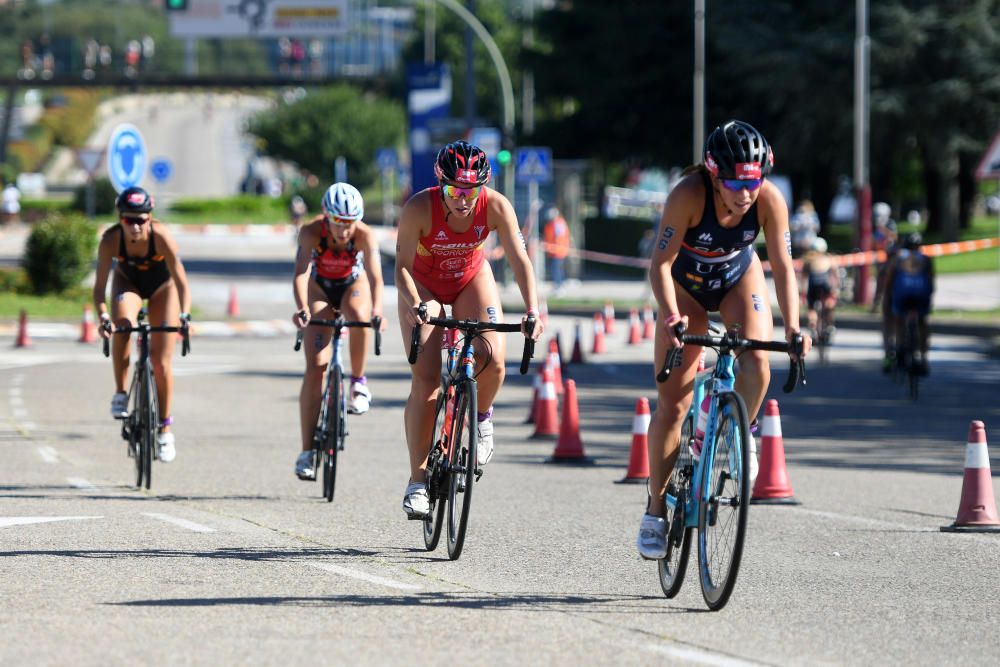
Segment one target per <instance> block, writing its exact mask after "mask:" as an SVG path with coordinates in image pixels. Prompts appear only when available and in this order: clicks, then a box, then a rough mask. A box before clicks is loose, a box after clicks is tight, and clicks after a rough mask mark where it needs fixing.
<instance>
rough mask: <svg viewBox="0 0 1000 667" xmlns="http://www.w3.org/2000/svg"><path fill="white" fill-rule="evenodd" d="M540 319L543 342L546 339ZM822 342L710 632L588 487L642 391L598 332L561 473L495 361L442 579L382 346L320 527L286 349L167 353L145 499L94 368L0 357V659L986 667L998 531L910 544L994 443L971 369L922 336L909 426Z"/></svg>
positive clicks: (613, 473) (403, 376)
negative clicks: (493, 383)
mask: <svg viewBox="0 0 1000 667" xmlns="http://www.w3.org/2000/svg"><path fill="white" fill-rule="evenodd" d="M552 324H553V327H554V328H555V329H561V330H562V331H563V340H567V338H568V335H569V332H570V330H571V329H570V327H571V326H572V320H569V319H567V318H557V317H554V318H553V319H552ZM840 333H841V336H840V338H839V340H838V346H837V348H836V349H835V350H834V351H833V362H832V364H831V365H829V366H827V367H824V368H820V367H816V368H811V369H810V372H809V376H808V377H809V384H808V386H807V387H806V388H804V389H803V390H800V391H799V392H796V393H795V394H793V395H790V396H785V395H780V389H777V388H776V387H775V388H774V389H773V390H772V393H771V396H773V397H776V398H778V400H779V401H780V406H781V414H782V429H783V433H784V438H783V440H784V446H785V450H786V456H787V459H788V473H789V477H790V480H791V483H792V485H793V489H794V492H795V496H796V498H797V499H798V500H800V501H801V502H802V505H800V506H798V507H766V506H757V505H755V506H753V507H752V508H751V512H750V529H749V533H748V540H747V546H746V552H745V555H744V561H743V569H742V570H741V573H740V578H739V582H738V584H737V588H736V592H735V594H734V596H733V599H732V600H731V602H730V603H729V605H728V606H727V607H726V608H725V609H724V610H723V611H722V612H720V613H711V612H707V611H706V609H705V605H704V603H703V601H702V599H701V595H700V592H699V588H698V581H697V577H696V575H695V574H693V573H691V572H689V575H688V579H687V581H686V583H685V588H684V590H683V591H682V593H681V594H680V596H679V597H678V598H676V599H674V600H669V601H668V600H666V599H664V598H663V596H662V594H661V592H660V588H659V584H658V581H657V577H656V569H655V566H654V565H653V564H651V563H648V562H645V561H642V560H641V559H640V558H639V557H638V555H637V554H636V552H635V546H634V539H635V532H636V529H637V523H638V520H639V517H640V515H641V513H642V511H643V507H644V497H645V489H644V487H643V486H641V485H639V486H630V485H619V484H615V483H614V482H615V481H616V480H618V479H620V478H621V477H622V476H623V475H624V472H625V469H626V466H627V461H628V455H629V449H630V443H631V433H630V431H631V423H632V414H633V407H634V405H635V401H636V399H637V398H638V397H639V396H643V395H645V396H648V397H650V398H651V399H652V398H653V397H654V396H655V394H654V393H653V389H652V381H651V379H650V375H651V364H650V359H649V357H650V347H651V346H650V345H649V344H648V343H645V344H643V345H640V346H637V347H631V348H630V347H627V346H625V345H623V344H622V338H623V333H621V332H619V333H618V334H616V337H615V340H613V341H611V344H610V345H609V348H610V351H609V353H608V354H606V355H603V356H602V357H597V358H594V359H591V360H590V361H591V362H592V363H588V364H586V365H585V366H582V367H578V368H576V369H572V370H571V372H572V374H573V377H574V378H575V379H576V381H577V384H578V387H579V396H580V398H579V401H580V413H581V432H582V437H583V441H584V446H585V449H586V452H587V454H588V455H590V456H593V457H594V458H595V461H596V463H595V465H593V466H589V467H578V466H557V465H550V464H545V463H544V462H543V461H544V459H546V458H547V457H548V456H549V455H550V454H551V452H552V449H553V443H552V442H551V441H535V440H530V439H529V438H528V436H529V435H530V433H531V430H530V429H531V427H529V426H525V425H523V424H522V421H523V418H524V416H525V415H526V414H527V410H528V401H529V397H530V393H529V391H530V387H529V381H528V379H527V378H524V377H519V376H517V374H516V369H515V365H514V364H515V361H516V360H515V357H516V355H518V354H519V350H518V349H516V348H517V347H518V344H517V341H516V340H514V339H513V338H512V339H511V345H510V347H511V350H510V352H511V353H510V355H509V357H510V358H509V359H508V361H509V362H510V364H509V368H510V373H511V375H510V378H509V382H508V384H507V386H506V387H505V389H504V391H503V393H502V394H501V397H500V401H499V402H498V405H497V413H496V425H497V443H498V444H497V451H498V453H497V456H496V458H495V459H494V461H493V462H491V463H490V465H489V466H488V467H487V468H486V474H485V475H484V477H483V479H482V481H481V482H480V483H479V485H478V486H477V488H476V494H475V496H474V504H473V509H472V517H471V527H470V530H469V534H468V538H467V542H466V549H465V552H464V553H463V555H462V557H461V559H460V560H458V561H456V562H451V561H449V560H448V559H447V555H446V553H445V551H444V548H443V546H442V547H440V548H439V550H438V551H436V552H433V553H427V552H426V551H424V549H423V544H422V539H421V536H420V532H419V530H420V529H419V524H417V523H416V522H408V521H406V519H405V517H404V515H403V512H402V510H401V508H400V501H401V497H402V493H403V488H404V486H405V483H406V478H407V464H406V454H405V448H404V445H403V438H402V408H403V405H404V401H405V397H406V395H407V391H408V369H407V366H406V363H405V360H404V357H403V350H402V343H401V340H400V336H399V335H398V333H397V332H396V331H395V330H390V332H389V335H387V336H386V343H387V344H386V349H385V352H384V355H383V356H382V357H380V358H377V359H374V360H373V361H372V364H371V367H370V369H369V377H370V382H371V387H372V389H373V391H374V393H375V403H374V407H373V409H372V411H371V412H370V413H369V414H367V415H365V416H361V417H352V418H351V419H350V421H349V426H350V431H351V434H350V437H349V440H348V446H347V450H346V451H345V453H344V455H343V457H342V459H341V469H340V474H339V477H338V480H339V483H338V489H337V497H336V500H335V502H334V503H333V504H327V503H326V502H324V501H322V500H321V499H320V488H319V485H317V484H310V483H303V482H300V481H298V480H297V479H296V478H295V477H294V476H293V474H292V465H293V461H294V457H295V454H296V450H297V449H298V439H297V428H298V425H297V408H296V400H297V393H298V386H299V381H300V380H299V378H300V373H301V359H300V357H299V356H298V355H297V354H295V353H294V352H293V351H292V339H291V337H290V336H289V337H288V339H287V340H285V339H283V338H271V339H261V338H226V339H195V340H194V341H193V347H194V350H193V353H192V354H191V355H190V356H189V357H187V358H183V359H181V358H179V357H178V359H177V362H176V371H177V400H176V407H175V415H176V417H177V422H176V426H175V432H176V433H177V438H178V456H177V459H176V461H174V462H173V463H171V464H169V465H166V464H160V463H157V464H155V466H154V474H153V488H152V491H151V492H148V493H147V492H142V491H137V490H135V489H134V488H133V486H132V482H133V478H132V467H131V462H130V461H129V460H128V459H126V456H125V446H124V443H123V442H122V441H121V440H120V438H119V435H118V431H117V426H116V424H115V423H114V422H112V420H111V419H110V418H109V417H108V415H107V403H108V399H109V397H110V394H111V389H112V386H111V378H110V366H109V363H108V361H107V360H106V359H104V357H103V356H101V355H100V352H99V350H98V347H97V346H83V345H80V344H77V343H73V342H68V341H58V340H56V341H44V342H39V343H37V344H36V345H33V346H32V347H31V348H26V349H12V348H6V349H3V350H0V391H2V394H0V460H2V461H3V462H4V465H3V478H2V481H0V497H2V498H3V509H2V510H0V537H2V540H3V542H2V544H3V546H2V547H0V599H2V600H3V602H2V603H0V619H2V625H3V627H4V629H5V632H4V634H3V638H2V639H0V663H4V664H25V663H30V664H65V663H68V662H70V661H72V662H73V663H75V664H82V665H86V664H97V663H100V664H108V663H125V662H136V663H150V662H153V661H156V662H163V663H168V664H175V663H185V664H190V663H198V664H208V663H212V664H232V663H235V662H240V663H244V664H288V663H302V662H307V661H309V662H311V661H315V660H321V661H323V662H334V663H346V662H350V663H352V664H355V663H356V664H386V663H398V662H401V661H404V660H406V661H412V660H416V659H421V658H423V659H426V658H431V659H432V660H434V659H442V658H446V657H448V658H453V659H454V658H455V657H456V656H460V659H461V660H462V661H463V662H472V663H479V664H525V663H529V664H581V663H582V664H616V665H617V664H650V663H654V662H662V663H665V664H713V665H739V664H831V663H832V664H857V665H867V664H873V663H878V664H900V665H902V664H905V665H915V664H925V665H936V664H947V663H953V662H955V661H958V660H961V662H962V663H963V664H983V665H987V664H989V665H992V664H997V662H998V660H1000V645H998V643H997V642H996V641H995V625H994V618H995V616H994V612H995V608H996V595H995V593H996V562H997V558H998V556H1000V535H987V536H983V535H954V534H946V533H941V532H939V527H940V526H941V525H945V524H949V523H951V522H952V521H953V520H954V518H955V513H956V510H957V508H958V500H959V494H960V490H961V485H962V477H961V475H962V466H963V462H964V455H965V439H966V432H967V428H968V423H969V420H971V419H982V420H984V421H985V422H986V423H987V426H988V427H989V426H990V425H993V426H994V428H995V425H996V424H1000V407H998V405H997V403H996V401H995V387H996V386H997V383H998V380H1000V364H998V363H997V362H996V361H991V360H987V359H986V358H985V357H983V356H982V355H981V354H980V343H979V341H976V340H974V339H967V338H959V337H945V336H940V337H938V338H936V339H935V354H934V356H933V358H932V364H933V371H932V375H931V376H930V377H929V378H928V379H927V381H926V382H925V383H924V384H923V386H922V394H921V397H920V399H919V400H918V402H917V403H915V404H914V403H911V402H910V401H909V400H908V399H906V398H905V397H904V395H903V394H904V392H903V390H902V388H901V387H897V386H894V385H892V384H891V382H890V381H889V380H888V379H886V378H884V377H883V376H881V375H880V374H879V373H878V372H877V371H876V370H875V366H876V359H877V356H878V345H877V340H876V339H875V337H874V334H873V333H870V332H850V331H842V332H840ZM598 361H599V363H593V362H598ZM774 366H775V368H776V369H777V370H776V376H777V378H776V380H781V379H783V377H782V376H783V373H784V365H783V362H781V359H780V357H779V358H776V359H775V364H774ZM775 384H778V382H777V381H776V382H775ZM994 433H995V431H994ZM994 439H995V438H994Z"/></svg>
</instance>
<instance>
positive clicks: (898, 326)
mask: <svg viewBox="0 0 1000 667" xmlns="http://www.w3.org/2000/svg"><path fill="white" fill-rule="evenodd" d="M922 244H923V238H922V237H921V236H920V233H919V232H913V233H911V234H909V235H907V236H906V238H905V239H903V247H902V248H900V249H899V251H898V252H897V253H896V255H895V257H893V259H892V262H891V263H890V264H889V267H888V268H887V269H886V277H885V284H886V293H885V296H884V297H883V298H884V299H885V300H886V301H888V302H889V304H890V309H891V313H892V320H891V328H892V329H893V330H894V331H895V334H896V345H897V346H898V345H899V341H901V340H903V331H904V327H905V326H906V318H905V315H906V312H907V311H908V310H910V309H914V308H915V309H916V310H917V316H918V319H917V336H918V338H919V340H918V345H919V346H920V361H919V363H918V365H917V371H918V372H919V373H920V374H921V375H927V373H928V372H929V367H928V365H927V349H928V345H929V342H930V335H929V328H928V326H927V316H928V315H929V314H930V312H931V295H932V294H933V293H934V262H933V261H932V260H931V258H930V257H928V256H927V255H925V254H923V253H922V252H921V251H920V246H921V245H922ZM896 358H897V360H898V359H899V356H898V354H897V357H896Z"/></svg>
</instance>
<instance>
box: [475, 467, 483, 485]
mask: <svg viewBox="0 0 1000 667" xmlns="http://www.w3.org/2000/svg"><path fill="white" fill-rule="evenodd" d="M482 476H483V469H482V468H476V481H477V482H478V481H479V480H480V478H481V477H482Z"/></svg>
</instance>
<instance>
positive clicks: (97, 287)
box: [93, 187, 191, 463]
mask: <svg viewBox="0 0 1000 667" xmlns="http://www.w3.org/2000/svg"><path fill="white" fill-rule="evenodd" d="M115 206H116V207H117V209H118V222H119V224H117V225H113V226H111V227H109V228H108V229H107V230H106V231H105V232H104V235H103V236H102V237H101V241H100V244H99V245H98V246H97V274H96V276H95V278H94V295H93V299H94V310H95V311H97V315H98V317H99V318H100V319H101V326H100V327H98V328H97V330H98V332H99V333H100V335H101V337H102V338H108V337H110V336H111V334H112V333H113V332H114V330H115V327H116V326H122V327H128V326H133V325H135V323H136V322H137V321H138V316H139V310H140V309H141V308H142V305H143V302H144V301H146V300H147V299H148V300H149V320H148V321H149V322H150V324H152V325H154V326H180V325H181V323H182V322H190V321H191V316H190V315H189V313H190V312H191V291H190V290H189V289H188V282H187V274H186V273H185V272H184V265H183V264H182V263H181V258H180V255H178V253H177V243H176V242H175V241H174V237H173V236H172V235H171V234H170V232H169V231H167V228H166V226H165V225H164V224H163V223H161V222H160V221H159V220H154V219H153V217H152V214H153V198H152V197H151V196H150V195H149V193H148V192H146V191H145V190H143V189H142V188H139V187H131V188H126V189H125V190H122V192H121V194H119V195H118V199H117V200H116V201H115ZM112 266H113V267H114V274H113V277H112V279H111V312H110V313H109V312H108V306H107V304H106V303H105V293H106V289H107V285H108V274H109V273H111V271H112ZM131 338H132V337H131V335H129V336H125V335H121V336H114V337H112V339H111V358H112V362H113V364H114V374H115V395H114V397H113V398H112V399H111V416H112V417H114V418H115V419H124V418H125V417H127V416H128V394H127V393H126V392H125V382H126V381H127V380H128V366H129V351H130V350H131V346H130V342H131ZM176 343H177V334H176V333H167V332H157V333H154V334H152V336H151V337H150V344H149V359H150V361H151V362H152V364H153V376H154V377H155V378H156V393H157V395H158V396H159V399H160V400H159V404H160V414H159V418H160V426H159V430H158V431H157V434H156V456H157V458H158V459H160V460H161V461H163V462H164V463H169V462H171V461H173V460H174V457H175V456H176V455H177V450H176V443H175V438H174V434H173V433H172V432H171V431H170V426H171V424H173V417H172V415H171V412H170V408H171V407H172V404H173V394H174V375H173V372H172V360H173V356H174V347H175V346H176Z"/></svg>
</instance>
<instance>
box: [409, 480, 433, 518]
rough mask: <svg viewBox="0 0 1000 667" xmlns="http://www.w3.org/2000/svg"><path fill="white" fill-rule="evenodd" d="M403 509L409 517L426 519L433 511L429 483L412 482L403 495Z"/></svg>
mask: <svg viewBox="0 0 1000 667" xmlns="http://www.w3.org/2000/svg"><path fill="white" fill-rule="evenodd" d="M403 511H404V512H406V518H407V519H426V518H427V517H428V516H429V515H430V513H431V499H430V496H428V495H427V485H426V484H422V483H420V482H411V483H410V484H408V485H407V486H406V495H404V496H403Z"/></svg>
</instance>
